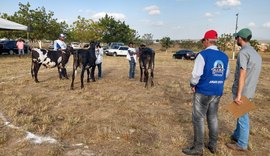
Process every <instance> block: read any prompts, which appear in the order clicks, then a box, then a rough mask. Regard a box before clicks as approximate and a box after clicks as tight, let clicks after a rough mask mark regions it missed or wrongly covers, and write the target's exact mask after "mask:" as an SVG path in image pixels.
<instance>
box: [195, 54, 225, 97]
mask: <svg viewBox="0 0 270 156" xmlns="http://www.w3.org/2000/svg"><path fill="white" fill-rule="evenodd" d="M200 54H201V56H202V57H203V59H204V62H205V66H204V69H203V75H202V76H201V77H200V80H199V83H198V84H197V85H196V93H201V94H204V95H207V96H211V95H217V96H221V95H222V94H223V88H224V81H225V79H226V73H227V67H228V61H229V60H228V56H227V55H226V54H225V53H223V52H222V51H219V50H213V49H206V50H203V51H201V52H200Z"/></svg>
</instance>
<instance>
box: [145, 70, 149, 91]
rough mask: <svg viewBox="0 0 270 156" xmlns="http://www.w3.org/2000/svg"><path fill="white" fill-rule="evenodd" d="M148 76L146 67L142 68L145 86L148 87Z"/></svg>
mask: <svg viewBox="0 0 270 156" xmlns="http://www.w3.org/2000/svg"><path fill="white" fill-rule="evenodd" d="M148 77H149V73H148V70H147V68H145V69H144V78H145V88H146V87H148Z"/></svg>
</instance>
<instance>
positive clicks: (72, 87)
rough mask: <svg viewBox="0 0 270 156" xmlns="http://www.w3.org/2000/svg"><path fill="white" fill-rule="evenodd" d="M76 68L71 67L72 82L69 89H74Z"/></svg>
mask: <svg viewBox="0 0 270 156" xmlns="http://www.w3.org/2000/svg"><path fill="white" fill-rule="evenodd" d="M77 68H78V67H76V66H73V71H72V80H71V86H70V89H72V90H73V89H74V79H75V76H76V72H77Z"/></svg>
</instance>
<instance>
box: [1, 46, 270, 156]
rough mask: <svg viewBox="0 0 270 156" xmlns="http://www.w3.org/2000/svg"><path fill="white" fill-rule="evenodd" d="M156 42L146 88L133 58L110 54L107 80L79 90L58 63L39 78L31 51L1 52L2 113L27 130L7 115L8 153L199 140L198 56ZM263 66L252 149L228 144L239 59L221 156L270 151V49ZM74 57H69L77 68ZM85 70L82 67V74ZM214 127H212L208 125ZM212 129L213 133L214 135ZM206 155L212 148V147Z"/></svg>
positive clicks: (94, 151)
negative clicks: (184, 56)
mask: <svg viewBox="0 0 270 156" xmlns="http://www.w3.org/2000/svg"><path fill="white" fill-rule="evenodd" d="M176 48H177V47H175V48H173V49H169V50H168V52H167V53H165V52H161V51H159V48H156V47H155V49H156V51H157V55H156V68H155V80H154V82H155V86H154V87H153V88H149V89H145V88H144V85H143V84H142V83H140V82H139V69H138V66H137V69H136V78H135V81H130V80H129V79H128V76H127V75H128V62H127V60H126V59H125V57H106V56H105V58H104V63H103V79H102V80H98V81H97V82H90V83H89V84H88V83H86V84H85V88H84V89H80V82H79V78H78V77H77V79H76V81H75V90H70V89H69V88H70V83H71V82H70V80H59V79H58V75H57V69H45V68H41V70H40V73H39V80H40V81H41V83H38V84H37V83H35V82H34V80H32V78H31V75H30V63H31V60H30V58H29V57H23V58H18V57H13V56H0V66H1V69H0V74H1V77H0V99H1V102H0V103H1V107H0V112H2V113H3V114H4V116H5V117H6V118H7V120H8V121H9V122H11V123H12V124H13V125H15V126H17V127H20V128H21V130H16V129H11V128H10V127H8V126H4V122H3V121H0V124H1V125H0V153H1V154H0V155H33V156H36V155H38V156H43V155H44V156H45V155H50V156H58V155H125V156H126V155H183V154H182V153H181V148H183V147H185V146H188V145H190V144H191V142H192V139H193V128H192V123H191V106H192V104H191V97H192V93H191V92H190V90H189V83H188V81H189V78H190V73H191V70H192V67H193V61H187V60H184V61H180V60H173V59H172V53H171V52H172V51H175V50H176ZM263 58H264V63H263V70H262V74H261V77H260V82H259V84H258V90H257V94H256V97H255V99H254V101H255V103H256V106H257V109H256V110H255V111H253V112H251V113H250V120H251V136H250V145H249V149H250V150H249V151H248V152H246V153H241V152H235V151H231V150H229V149H228V148H227V147H226V146H225V143H226V142H228V141H229V136H230V134H231V132H232V131H233V129H234V126H235V122H236V121H235V119H233V117H232V116H231V115H230V114H229V113H228V112H226V111H225V110H224V109H223V107H224V106H225V104H226V103H228V102H229V101H230V99H231V89H230V88H231V85H232V80H233V72H234V67H235V61H231V62H230V64H231V67H232V68H231V76H230V78H229V80H228V81H227V82H226V86H225V94H224V96H223V97H222V100H221V103H220V109H219V124H220V135H219V143H218V151H219V152H218V154H217V155H226V156H230V155H250V156H251V155H267V154H269V152H270V150H269V146H270V142H269V138H270V137H269V130H270V126H269V122H268V120H269V117H270V115H269V110H270V108H269V105H268V104H269V101H270V96H269V93H270V91H269V76H267V75H269V74H268V72H269V68H270V55H269V54H263ZM71 67H72V61H70V63H69V64H68V69H67V70H68V73H69V75H71ZM78 76H79V74H78ZM206 129H207V128H206ZM25 131H30V132H32V133H34V134H38V135H40V136H51V137H53V138H55V139H56V140H57V143H56V144H48V143H43V144H34V143H32V142H30V141H27V140H24V138H25ZM207 138H208V137H207V135H206V140H205V141H207ZM204 154H205V155H211V154H210V152H209V151H207V150H205V153H204Z"/></svg>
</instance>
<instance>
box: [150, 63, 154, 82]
mask: <svg viewBox="0 0 270 156" xmlns="http://www.w3.org/2000/svg"><path fill="white" fill-rule="evenodd" d="M150 79H151V86H154V69H153V67H152V68H151V77H150Z"/></svg>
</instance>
